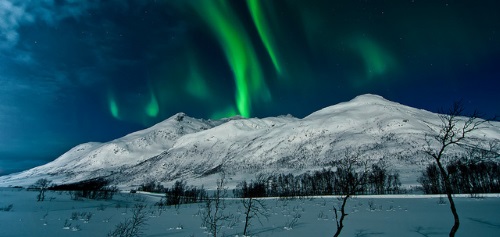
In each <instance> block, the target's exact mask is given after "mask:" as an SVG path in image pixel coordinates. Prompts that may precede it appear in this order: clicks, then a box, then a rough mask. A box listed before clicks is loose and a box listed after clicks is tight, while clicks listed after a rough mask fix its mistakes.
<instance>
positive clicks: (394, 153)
mask: <svg viewBox="0 0 500 237" xmlns="http://www.w3.org/2000/svg"><path fill="white" fill-rule="evenodd" d="M440 124H441V121H440V120H439V116H438V114H435V113H431V112H429V111H425V110H421V109H415V108H412V107H409V106H405V105H402V104H399V103H396V102H392V101H389V100H386V99H384V98H383V97H381V96H378V95H372V94H366V95H360V96H357V97H355V98H354V99H352V100H350V101H347V102H342V103H339V104H336V105H332V106H328V107H326V108H323V109H321V110H318V111H316V112H313V113H311V114H310V115H308V116H306V117H304V118H302V119H300V118H295V117H293V116H278V117H267V118H248V119H245V118H241V117H233V118H226V119H221V120H204V119H195V118H191V117H189V116H187V115H186V114H184V113H177V114H175V115H173V116H171V117H170V118H168V119H166V120H164V121H161V122H159V123H157V124H155V125H153V126H151V127H149V128H146V129H144V130H140V131H136V132H133V133H130V134H127V135H125V136H123V137H121V138H117V139H114V140H112V141H109V142H105V143H84V144H80V145H77V146H75V147H74V148H72V149H70V150H69V151H67V152H66V153H64V154H62V155H61V156H60V157H58V158H57V159H55V160H54V161H52V162H49V163H47V164H45V165H42V166H39V167H35V168H33V169H30V170H27V171H23V172H20V173H16V174H11V175H6V176H1V177H0V186H6V185H28V184H30V182H31V183H32V182H34V181H33V180H34V179H36V178H39V177H47V178H49V179H52V180H54V182H58V183H68V182H75V181H81V180H85V179H90V178H96V177H109V178H110V179H111V180H112V182H113V183H114V184H118V185H120V186H122V187H134V186H137V185H140V184H142V183H144V182H146V181H150V180H156V181H159V182H163V183H165V184H168V183H171V182H174V181H175V180H178V179H184V180H187V181H189V183H194V184H204V185H206V186H209V185H211V183H210V182H212V181H213V179H215V178H216V177H217V173H219V172H221V171H224V172H225V173H226V174H228V175H230V176H231V177H232V178H231V179H232V181H233V183H234V182H237V181H238V180H242V179H252V178H255V176H256V175H265V174H272V173H280V172H282V173H286V172H291V173H303V172H306V171H308V170H315V169H321V168H328V167H331V166H332V164H333V163H334V162H335V161H336V160H338V159H341V158H342V154H343V152H344V151H345V150H346V149H353V150H359V151H361V153H362V154H363V157H364V158H365V159H368V160H369V161H371V162H377V161H379V160H381V159H385V160H387V162H388V163H389V164H391V169H394V170H398V171H400V173H401V174H402V175H401V176H402V177H401V179H402V181H403V182H404V183H405V184H408V185H412V184H415V183H416V175H417V174H418V173H419V172H420V170H421V169H423V165H424V164H426V162H429V161H430V160H429V159H428V158H427V157H426V156H425V154H424V153H423V147H425V146H426V141H425V139H426V138H425V136H427V135H435V134H436V133H437V132H438V131H439V128H440ZM499 124H500V123H498V122H492V123H489V124H488V127H487V128H485V129H482V130H478V131H476V132H475V133H474V134H472V135H473V137H474V138H475V140H476V142H490V141H498V140H500V125H499ZM456 152H463V151H460V149H457V151H456ZM212 183H213V182H212Z"/></svg>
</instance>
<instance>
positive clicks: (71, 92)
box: [0, 0, 500, 175]
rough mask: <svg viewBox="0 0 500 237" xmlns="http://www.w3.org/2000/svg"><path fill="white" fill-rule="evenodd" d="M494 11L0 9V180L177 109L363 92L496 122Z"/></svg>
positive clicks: (287, 107)
mask: <svg viewBox="0 0 500 237" xmlns="http://www.w3.org/2000/svg"><path fill="white" fill-rule="evenodd" d="M499 10H500V3H498V2H497V1H494V0H485V1H465V0H463V1H452V0H448V1H447V0H440V1H431V0H428V1H423V0H405V1H372V0H356V1H331V0H309V1H294V0H272V1H271V0H109V1H100V0H88V1H69V0H57V1H54V0H40V1H21V0H0V30H1V34H0V52H1V53H0V101H1V103H0V175H1V174H6V173H10V172H15V171H19V170H23V169H27V168H30V167H33V166H35V165H40V164H43V163H45V162H47V161H50V160H53V159H55V158H57V156H59V155H60V154H61V153H63V152H65V151H67V150H68V149H69V148H71V147H73V146H75V145H77V144H80V143H83V142H88V141H100V142H102V141H108V140H111V139H114V138H117V137H120V136H123V135H125V134H127V133H130V132H133V131H136V130H139V129H143V128H146V127H149V126H151V125H153V124H155V123H157V122H160V121H162V120H164V119H166V118H168V117H170V116H171V115H173V114H175V113H177V112H185V113H187V114H188V115H189V116H192V117H197V118H205V119H218V118H222V117H229V116H234V115H241V116H244V117H266V116H278V115H283V114H292V115H294V116H296V117H304V116H306V115H308V114H309V113H312V112H314V111H316V110H318V109H321V108H324V107H326V106H329V105H333V104H336V103H339V102H342V101H346V100H349V99H351V98H353V97H355V96H357V95H359V94H364V93H373V94H379V95H381V96H383V97H385V98H387V99H389V100H393V101H396V102H399V103H402V104H406V105H409V106H413V107H417V108H422V109H426V110H430V111H433V112H437V111H438V109H440V108H443V107H447V106H449V105H450V104H451V103H452V102H453V101H456V100H460V99H461V100H463V101H464V102H465V105H466V106H467V108H469V109H477V110H479V111H481V112H483V113H484V114H486V115H487V116H492V115H499V114H500V106H499V104H498V102H497V99H496V97H498V92H497V91H498V90H499V86H500V82H499V80H500V70H499V69H498V68H500V67H499V62H500V35H499V34H500V14H498V12H499Z"/></svg>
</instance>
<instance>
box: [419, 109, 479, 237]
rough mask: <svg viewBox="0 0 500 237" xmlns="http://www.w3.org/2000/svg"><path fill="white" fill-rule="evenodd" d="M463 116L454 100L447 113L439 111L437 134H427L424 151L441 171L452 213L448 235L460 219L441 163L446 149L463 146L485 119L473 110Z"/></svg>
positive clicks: (462, 111) (457, 226) (452, 231)
mask: <svg viewBox="0 0 500 237" xmlns="http://www.w3.org/2000/svg"><path fill="white" fill-rule="evenodd" d="M463 116H464V107H463V104H462V103H461V102H455V103H454V104H453V106H452V107H451V108H450V109H449V111H448V112H447V113H441V114H440V115H439V118H440V120H441V127H440V130H439V134H437V135H427V138H426V140H427V147H426V149H425V152H426V153H427V154H428V155H429V156H430V157H432V158H433V160H434V161H435V162H436V165H437V166H438V168H439V171H440V172H441V175H440V177H441V182H442V183H443V185H444V189H445V192H446V196H447V197H448V201H449V203H450V209H451V213H452V214H453V219H454V224H453V227H452V228H451V230H450V234H449V236H450V237H453V236H455V233H456V232H457V230H458V228H459V227H460V219H459V216H458V213H457V209H456V206H455V202H454V201H453V196H452V194H453V189H452V186H451V182H450V177H449V175H448V172H447V170H446V169H445V166H444V165H443V162H444V158H445V156H446V151H448V150H449V149H450V148H451V147H453V146H465V144H464V142H465V141H466V140H467V138H469V136H470V134H471V133H472V132H473V131H476V130H478V129H480V128H481V125H482V124H483V123H485V122H487V120H483V119H480V118H479V113H478V112H474V113H473V114H471V115H470V116H468V117H463Z"/></svg>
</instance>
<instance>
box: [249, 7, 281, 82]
mask: <svg viewBox="0 0 500 237" xmlns="http://www.w3.org/2000/svg"><path fill="white" fill-rule="evenodd" d="M247 4H248V9H249V10H250V14H251V15H252V19H253V21H254V23H255V27H256V28H257V31H258V32H259V36H260V38H261V40H262V43H263V44H264V47H265V48H266V50H267V53H268V54H269V57H271V61H272V62H273V65H274V68H275V69H276V71H277V72H278V73H279V74H281V66H280V64H279V63H278V58H277V54H276V50H275V47H273V43H272V42H274V41H273V40H272V34H271V30H270V29H269V27H268V24H267V19H266V16H265V13H264V12H263V9H262V6H261V3H260V0H247Z"/></svg>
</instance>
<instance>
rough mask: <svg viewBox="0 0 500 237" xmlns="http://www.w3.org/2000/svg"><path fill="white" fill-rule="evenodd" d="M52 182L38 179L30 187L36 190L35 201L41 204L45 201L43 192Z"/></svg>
mask: <svg viewBox="0 0 500 237" xmlns="http://www.w3.org/2000/svg"><path fill="white" fill-rule="evenodd" d="M51 183H52V181H50V180H48V179H45V178H43V179H39V180H37V181H36V182H35V183H34V184H33V185H32V186H31V187H32V188H35V189H38V195H37V196H36V197H37V201H39V202H43V201H44V200H45V191H47V189H48V188H49V187H50V184H51Z"/></svg>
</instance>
